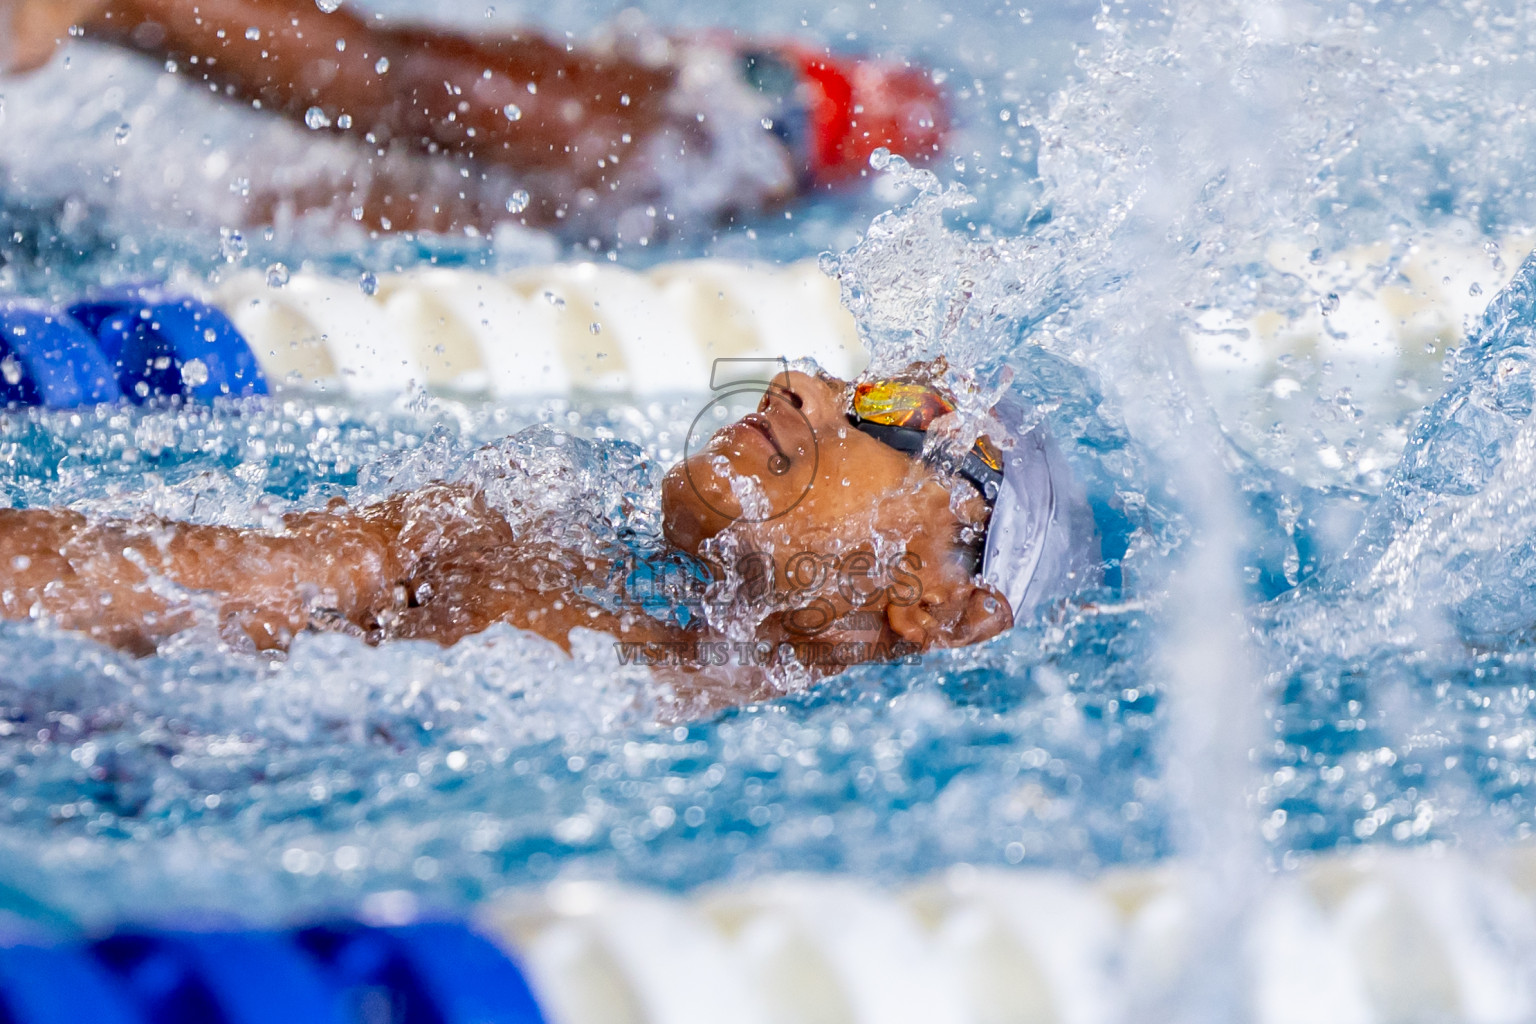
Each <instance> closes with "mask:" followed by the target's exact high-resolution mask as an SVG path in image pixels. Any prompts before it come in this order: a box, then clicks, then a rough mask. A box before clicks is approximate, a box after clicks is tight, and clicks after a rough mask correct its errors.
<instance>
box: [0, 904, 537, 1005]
mask: <svg viewBox="0 0 1536 1024" xmlns="http://www.w3.org/2000/svg"><path fill="white" fill-rule="evenodd" d="M0 1021H4V1022H5V1024H78V1022H80V1021H92V1022H93V1024H365V1022H373V1021H389V1022H391V1024H544V1017H543V1015H542V1013H541V1012H540V1010H539V1008H538V1004H537V1003H536V1002H535V1000H534V997H533V994H532V992H531V991H530V990H529V988H528V984H527V982H526V981H524V980H523V975H522V971H521V970H520V969H519V968H518V966H517V964H515V963H514V962H513V961H512V960H511V959H510V958H509V957H508V956H507V955H506V954H505V953H503V952H502V951H501V950H500V949H499V948H498V947H497V946H495V945H494V944H492V943H491V942H490V941H488V940H487V939H485V938H484V937H482V936H480V935H478V934H477V933H475V932H473V931H471V930H470V929H469V928H467V927H465V926H464V925H462V924H459V923H454V922H440V923H439V922H424V923H418V924H412V925H405V926H397V927H389V928H374V927H369V926H366V925H360V924H355V923H350V922H348V923H342V924H331V925H325V926H319V927H310V928H305V929H302V930H296V931H231V930H225V931H148V930H124V931H121V932H118V933H116V934H114V935H111V936H109V937H107V938H104V939H100V940H97V941H95V942H91V943H69V944H63V945H58V946H42V945H33V944H21V945H10V946H3V945H0Z"/></svg>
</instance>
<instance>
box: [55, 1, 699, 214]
mask: <svg viewBox="0 0 1536 1024" xmlns="http://www.w3.org/2000/svg"><path fill="white" fill-rule="evenodd" d="M83 27H84V30H85V34H86V36H87V37H88V38H94V39H100V40H105V41H109V42H113V43H116V44H119V45H123V46H126V47H129V48H132V49H135V50H138V51H141V52H144V53H147V54H150V55H152V56H154V57H156V58H160V59H163V60H166V61H170V62H172V63H173V64H174V66H175V67H176V68H177V69H178V70H179V71H180V72H181V73H182V74H184V75H187V76H190V77H193V78H196V79H199V80H202V81H205V82H208V83H210V84H211V85H214V86H217V87H218V88H219V89H221V90H222V91H224V92H225V93H226V94H227V95H233V96H235V97H238V98H240V99H243V100H245V101H247V102H250V103H252V104H253V105H255V106H258V107H260V108H261V109H264V110H268V111H272V112H276V113H281V114H284V115H287V116H289V117H292V118H294V119H296V120H300V121H304V122H305V123H307V124H309V125H311V126H315V125H324V126H326V127H327V128H329V129H330V130H332V131H337V132H344V133H347V134H348V135H349V137H350V138H353V139H356V140H357V141H358V142H359V143H362V144H365V145H367V146H369V147H372V148H373V149H374V150H375V153H374V155H376V156H383V155H385V153H386V152H387V151H388V150H389V149H390V148H391V147H400V148H403V149H406V150H412V151H416V152H419V153H426V154H434V155H435V154H443V155H445V156H448V157H456V158H459V159H461V160H463V161H466V163H473V162H479V163H484V164H493V165H500V166H504V167H508V168H514V169H516V170H518V171H526V172H544V173H553V174H555V175H556V176H557V177H559V178H560V179H561V180H562V183H561V186H560V188H559V192H560V193H563V195H545V196H542V197H541V198H540V199H538V200H535V201H532V202H530V205H529V208H528V209H527V211H526V217H527V219H528V220H530V221H533V222H537V223H547V222H550V221H553V220H555V219H556V214H557V209H558V203H559V200H561V199H563V198H569V197H570V196H573V195H575V194H576V193H577V192H579V191H580V190H582V189H599V188H607V187H609V186H613V187H615V188H617V187H622V185H623V182H622V181H621V175H620V172H619V171H618V169H617V166H616V164H615V161H613V160H610V159H607V158H609V157H618V158H619V161H618V162H619V163H622V162H623V160H624V158H626V157H629V156H630V155H631V154H633V153H634V152H635V150H636V147H637V145H638V143H640V142H641V141H644V140H649V139H651V138H653V137H654V136H656V135H657V134H658V133H662V132H664V131H667V130H670V128H669V125H668V115H667V111H666V109H665V101H666V93H667V91H668V88H669V86H670V84H671V81H672V77H673V73H672V70H671V69H670V68H668V67H665V66H654V67H652V66H647V65H644V64H641V63H639V62H637V61H635V60H632V59H629V58H626V57H622V56H619V55H617V54H595V53H593V52H591V51H578V52H570V51H568V49H567V47H566V46H565V45H564V44H556V43H553V42H550V41H549V40H547V39H544V38H542V37H541V36H537V35H531V34H530V35H521V34H517V33H511V34H507V35H499V36H494V37H485V38H470V37H465V36H458V35H453V34H450V33H446V32H440V31H433V30H430V29H426V28H416V27H399V28H390V27H384V26H382V25H380V24H377V23H376V22H373V21H369V20H365V19H364V18H362V17H359V16H357V15H354V14H353V13H351V12H350V11H349V10H347V9H346V8H341V9H338V10H335V11H333V12H332V13H329V14H327V13H324V12H322V11H321V10H320V9H319V8H317V7H316V6H315V4H314V3H311V2H303V3H299V2H288V0H110V2H108V3H107V4H106V5H105V6H104V7H103V8H102V9H101V10H99V11H98V12H97V13H96V14H95V15H94V16H93V17H91V18H89V19H88V20H87V21H86V22H85V23H84V26H83ZM465 191H467V192H472V191H473V189H466V190H465ZM396 192H402V193H403V194H401V195H395V194H394V193H396ZM410 193H411V188H410V185H409V184H406V185H404V186H403V187H402V188H395V187H393V186H392V184H391V183H388V182H378V183H375V187H374V188H373V189H371V190H370V194H369V195H367V196H365V198H364V202H363V207H364V219H365V220H366V221H368V222H370V223H373V224H375V225H379V224H381V223H387V224H389V226H391V227H394V228H396V229H400V228H407V229H409V228H419V227H433V226H435V225H437V224H438V223H439V221H441V220H444V219H446V220H449V221H457V220H466V221H469V222H474V221H483V220H485V219H487V218H488V217H491V216H494V214H495V211H486V213H485V214H480V213H478V212H476V211H472V210H470V209H469V208H468V206H469V205H470V204H469V203H467V202H452V201H453V200H465V199H466V198H467V197H462V196H457V195H450V196H446V197H444V196H439V195H436V194H434V195H432V196H431V201H432V202H433V203H436V204H437V205H439V206H441V205H445V203H446V204H448V205H451V206H454V207H458V209H455V210H454V211H453V212H452V214H451V215H450V216H449V217H448V218H441V217H434V216H432V215H431V214H432V213H433V212H440V211H415V210H413V209H412V208H411V207H413V206H415V205H417V204H416V203H413V202H411V200H413V199H416V198H417V197H416V196H412V195H411V194H410ZM506 212H507V211H506V210H505V209H504V208H503V209H502V210H501V211H500V217H501V218H502V219H505V217H506Z"/></svg>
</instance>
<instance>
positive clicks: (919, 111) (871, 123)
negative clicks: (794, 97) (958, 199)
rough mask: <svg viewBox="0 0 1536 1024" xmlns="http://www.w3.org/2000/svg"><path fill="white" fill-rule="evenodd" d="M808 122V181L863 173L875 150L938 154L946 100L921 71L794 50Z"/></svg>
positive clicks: (913, 156)
mask: <svg viewBox="0 0 1536 1024" xmlns="http://www.w3.org/2000/svg"><path fill="white" fill-rule="evenodd" d="M792 56H793V58H794V59H795V60H796V62H797V63H798V65H799V68H800V71H801V74H802V75H803V76H804V79H805V82H806V86H807V89H808V91H809V93H810V95H809V97H808V99H809V103H808V114H809V118H810V122H811V125H810V127H811V145H810V147H809V148H810V154H809V159H810V167H809V172H810V176H811V180H812V181H813V182H814V183H815V184H818V185H829V184H834V183H836V182H839V181H846V180H848V179H850V178H855V177H858V175H859V172H860V171H862V170H864V169H865V168H866V167H868V166H869V158H870V155H871V154H872V153H874V151H875V150H876V149H879V148H880V147H882V146H883V147H885V148H886V149H889V150H890V151H891V152H892V153H894V154H896V155H898V156H903V157H906V158H907V159H908V160H911V161H912V162H913V163H926V162H928V161H929V160H932V159H933V158H934V157H935V156H937V155H938V154H939V152H940V150H941V149H942V148H943V145H944V137H945V135H946V134H947V133H948V131H949V111H948V109H947V107H946V106H945V103H944V97H943V95H942V94H941V93H940V92H939V88H938V86H937V85H935V84H934V82H933V80H932V79H931V78H930V77H929V75H928V74H927V73H926V72H924V71H922V70H921V69H919V68H915V67H907V66H904V65H896V64H884V63H877V62H874V61H864V60H858V59H855V58H852V57H844V56H827V55H825V54H819V53H815V52H814V51H811V50H807V49H799V48H797V49H795V50H794V51H793V53H792Z"/></svg>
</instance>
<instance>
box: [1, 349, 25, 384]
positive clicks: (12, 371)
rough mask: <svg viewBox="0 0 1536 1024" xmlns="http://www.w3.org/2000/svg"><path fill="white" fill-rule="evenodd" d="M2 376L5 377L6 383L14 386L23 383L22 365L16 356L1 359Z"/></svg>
mask: <svg viewBox="0 0 1536 1024" xmlns="http://www.w3.org/2000/svg"><path fill="white" fill-rule="evenodd" d="M0 376H4V377H5V382H6V383H7V384H10V385H12V386H15V385H17V384H20V383H21V363H20V362H18V361H17V359H16V357H15V356H6V357H5V358H4V359H0Z"/></svg>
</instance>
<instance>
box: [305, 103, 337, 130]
mask: <svg viewBox="0 0 1536 1024" xmlns="http://www.w3.org/2000/svg"><path fill="white" fill-rule="evenodd" d="M304 123H305V124H306V125H308V126H309V127H310V128H311V129H314V130H318V129H321V128H329V127H330V126H331V119H330V118H328V117H326V116H325V111H323V110H321V109H320V108H319V107H310V108H309V109H308V110H306V111H304Z"/></svg>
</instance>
